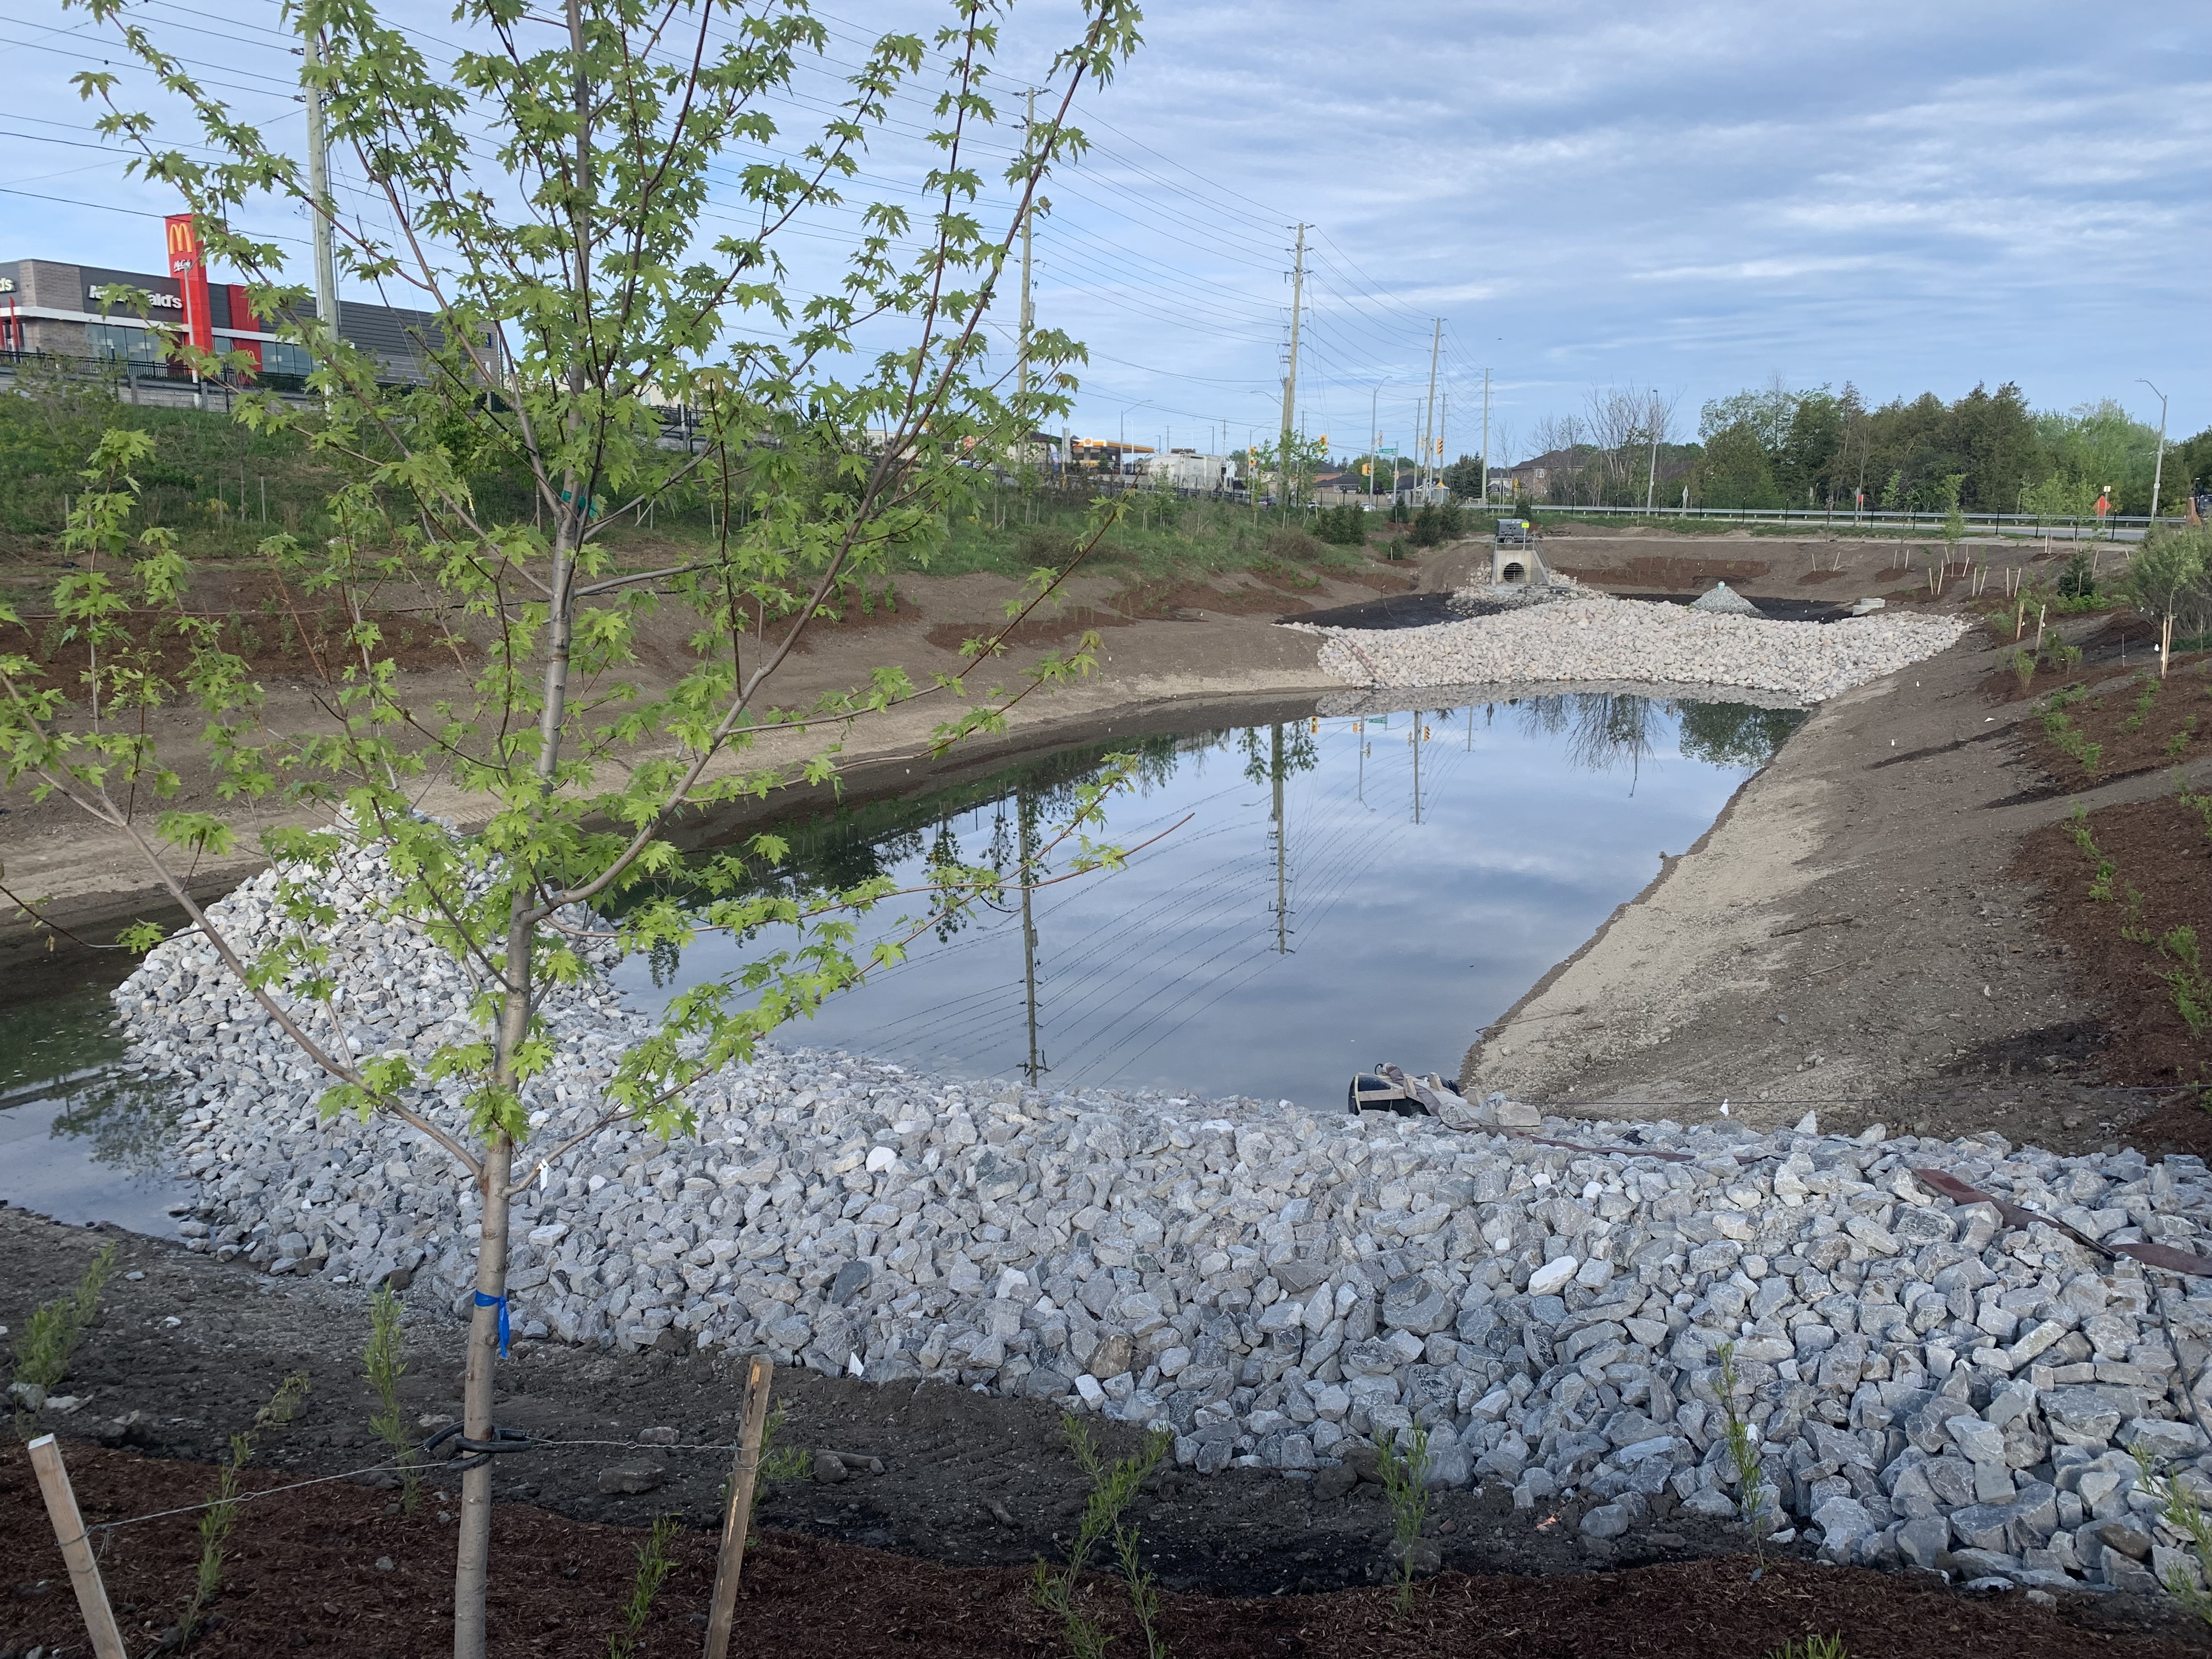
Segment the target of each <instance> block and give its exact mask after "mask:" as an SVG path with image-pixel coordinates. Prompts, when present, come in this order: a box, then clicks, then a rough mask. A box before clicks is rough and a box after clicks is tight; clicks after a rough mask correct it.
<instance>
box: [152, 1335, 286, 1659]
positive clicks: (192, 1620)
mask: <svg viewBox="0 0 2212 1659" xmlns="http://www.w3.org/2000/svg"><path fill="white" fill-rule="evenodd" d="M312 1386H313V1385H312V1384H311V1383H309V1381H308V1379H307V1374H306V1373H305V1372H304V1371H295V1372H293V1373H292V1374H291V1375H290V1376H287V1377H286V1378H285V1379H284V1380H283V1382H282V1383H278V1384H277V1385H276V1393H275V1394H274V1395H271V1396H270V1400H269V1403H268V1404H267V1405H265V1406H264V1407H262V1408H261V1409H260V1410H259V1411H258V1412H257V1413H254V1418H253V1428H252V1431H243V1430H241V1431H239V1432H237V1433H235V1434H233V1435H232V1436H231V1437H230V1459H229V1461H228V1462H226V1463H224V1464H223V1465H222V1473H221V1474H219V1475H218V1476H217V1478H216V1493H215V1498H214V1500H213V1501H212V1502H211V1503H210V1504H209V1505H208V1507H207V1508H206V1509H205V1510H202V1511H201V1514H200V1521H199V1535H200V1558H199V1561H198V1563H197V1565H196V1566H195V1568H194V1569H193V1573H192V1597H191V1601H188V1602H186V1603H185V1610H184V1612H183V1613H182V1614H181V1615H180V1616H179V1618H178V1620H177V1645H178V1646H179V1648H181V1647H184V1646H185V1645H186V1644H189V1643H190V1642H191V1639H192V1638H193V1636H194V1635H195V1634H197V1632H198V1631H199V1628H200V1621H201V1620H202V1619H203V1618H204V1616H205V1615H206V1613H207V1608H208V1604H209V1603H210V1601H214V1600H215V1598H216V1594H217V1592H219V1591H220V1590H221V1589H222V1565H223V1561H224V1559H226V1557H227V1555H228V1551H229V1547H230V1534H231V1533H232V1531H233V1530H234V1528H236V1527H237V1525H238V1508H239V1502H240V1499H239V1496H238V1477H239V1473H240V1470H242V1469H244V1468H246V1465H247V1464H248V1463H249V1462H252V1460H253V1437H254V1434H256V1433H258V1432H260V1431H264V1430H266V1429H270V1428H274V1427H277V1426H280V1425H283V1424H286V1423H289V1422H290V1421H291V1420H292V1419H293V1418H294V1417H295V1416H296V1415H297V1414H298V1413H299V1407H300V1402H301V1401H303V1400H305V1399H306V1398H307V1391H308V1389H310V1388H311V1387H312Z"/></svg>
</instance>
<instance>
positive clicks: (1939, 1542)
mask: <svg viewBox="0 0 2212 1659" xmlns="http://www.w3.org/2000/svg"><path fill="white" fill-rule="evenodd" d="M1950 1547H1951V1523H1950V1522H1948V1521H1947V1520H1945V1519H1944V1518H1943V1517H1942V1516H1940V1515H1923V1516H1917V1517H1916V1518H1915V1519H1913V1520H1910V1521H1907V1522H1905V1524H1904V1525H1903V1526H1901V1527H1899V1528H1898V1530H1897V1549H1898V1553H1899V1554H1900V1555H1902V1556H1903V1557H1904V1558H1905V1559H1906V1560H1908V1561H1910V1562H1911V1564H1912V1565H1914V1566H1916V1567H1925V1568H1933V1567H1934V1566H1936V1563H1937V1559H1938V1558H1939V1557H1941V1556H1942V1554H1943V1553H1944V1552H1945V1551H1946V1550H1948V1549H1949V1548H1950Z"/></svg>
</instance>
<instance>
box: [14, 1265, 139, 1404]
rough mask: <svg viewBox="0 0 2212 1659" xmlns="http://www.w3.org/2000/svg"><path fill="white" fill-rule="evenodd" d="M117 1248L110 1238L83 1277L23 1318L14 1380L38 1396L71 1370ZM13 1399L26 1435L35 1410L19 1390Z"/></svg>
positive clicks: (98, 1309) (17, 1342)
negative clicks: (36, 1391)
mask: <svg viewBox="0 0 2212 1659" xmlns="http://www.w3.org/2000/svg"><path fill="white" fill-rule="evenodd" d="M115 1251H116V1246H115V1245H114V1244H112V1243H110V1244H108V1245H107V1246H106V1247H105V1248H104V1249H102V1250H101V1251H100V1254H99V1255H96V1256H94V1257H93V1259H92V1265H91V1266H90V1267H87V1268H86V1269H85V1270H84V1277H83V1278H82V1279H78V1280H77V1282H76V1288H75V1289H74V1290H72V1291H69V1292H68V1293H67V1294H66V1295H64V1296H58V1297H55V1298H54V1299H53V1300H52V1301H51V1302H47V1303H42V1304H40V1306H39V1307H38V1308H37V1309H35V1310H33V1312H32V1315H31V1316H30V1317H29V1318H28V1319H27V1320H25V1321H24V1322H23V1334H22V1335H21V1337H20V1338H19V1339H17V1340H16V1343H15V1381H16V1382H17V1383H24V1384H27V1385H28V1386H29V1387H30V1388H32V1389H37V1390H38V1395H36V1396H35V1397H37V1398H40V1399H41V1400H43V1398H44V1396H45V1395H48V1394H51V1393H52V1392H53V1390H54V1389H56V1388H57V1387H58V1386H59V1385H60V1383H61V1381H62V1379H63V1378H64V1377H65V1376H68V1375H69V1367H70V1360H71V1359H72V1358H75V1357H76V1345H77V1344H78V1343H79V1342H80V1341H82V1340H83V1339H84V1333H85V1328H87V1327H88V1326H89V1325H90V1324H91V1323H92V1322H93V1319H94V1316H96V1315H97V1314H98V1313H99V1312H100V1291H101V1290H102V1289H103V1288H104V1287H105V1286H106V1284H107V1275H108V1274H109V1273H111V1272H112V1271H113V1269H114V1267H115ZM15 1398H16V1400H17V1401H18V1402H19V1403H18V1404H17V1406H16V1407H15V1426H16V1428H17V1429H18V1430H19V1431H23V1433H24V1437H25V1438H28V1437H29V1426H30V1425H32V1424H33V1423H34V1422H35V1420H36V1413H35V1412H34V1411H33V1409H31V1408H30V1407H29V1404H28V1401H27V1400H26V1398H25V1396H24V1395H16V1396H15Z"/></svg>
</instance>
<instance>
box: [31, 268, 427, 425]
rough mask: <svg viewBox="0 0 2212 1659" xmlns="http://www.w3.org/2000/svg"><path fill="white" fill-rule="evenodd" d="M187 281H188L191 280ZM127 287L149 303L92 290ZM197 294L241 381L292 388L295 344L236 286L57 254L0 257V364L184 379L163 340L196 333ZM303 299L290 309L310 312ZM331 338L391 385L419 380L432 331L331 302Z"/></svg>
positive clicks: (394, 311) (306, 367)
mask: <svg viewBox="0 0 2212 1659" xmlns="http://www.w3.org/2000/svg"><path fill="white" fill-rule="evenodd" d="M196 278H197V280H196ZM118 285H119V286H121V287H125V288H133V289H138V290H140V291H141V292H143V293H144V294H145V295H148V296H149V298H150V300H151V301H152V304H151V306H150V307H149V308H148V310H147V314H146V316H145V317H144V318H143V319H142V318H141V317H140V316H139V315H138V313H137V310H136V309H135V308H134V307H131V306H130V305H128V304H119V305H111V304H109V303H108V302H106V301H103V300H102V299H100V291H101V290H102V289H106V288H109V287H111V286H118ZM195 286H197V288H198V289H201V290H203V291H204V294H205V296H206V301H205V303H206V307H207V314H206V321H205V328H206V333H207V335H208V336H210V337H211V347H210V349H213V350H216V351H218V352H230V351H240V350H242V351H244V352H245V353H246V356H248V357H249V358H251V359H252V361H253V362H254V364H255V366H256V367H255V368H254V369H253V370H252V371H250V372H249V374H248V375H247V377H246V378H247V379H249V380H253V381H255V382H257V383H258V384H261V385H264V386H267V387H269V388H270V389H272V390H276V391H283V392H296V391H298V390H300V389H301V386H302V384H303V382H304V380H305V378H306V376H307V375H308V374H310V373H312V372H313V368H314V365H313V362H311V361H310V360H309V358H308V355H307V350H306V349H305V348H304V347H301V346H297V345H288V344H287V343H284V342H283V341H282V340H280V339H278V338H277V337H276V330H275V327H274V326H272V325H271V323H270V319H264V318H259V317H256V316H255V315H254V314H253V309H252V302H251V301H250V300H249V299H248V297H247V294H246V289H245V288H244V287H243V286H242V285H240V284H239V283H211V282H207V281H205V279H204V276H199V275H198V274H197V273H196V272H195V271H193V270H186V271H185V273H183V274H182V275H181V276H156V275H155V274H154V273H153V272H151V271H143V270H113V269H111V268H109V267H107V266H105V265H81V264H67V263H64V261H62V260H58V259H14V260H0V360H4V359H6V358H10V357H18V356H22V355H24V354H30V353H37V354H43V355H46V356H59V357H74V358H82V359H89V360H93V361H106V362H113V363H117V364H118V365H120V366H121V367H122V368H124V370H125V373H126V374H128V375H129V376H130V377H131V380H133V381H134V383H136V382H157V381H163V380H167V381H175V382H182V383H184V384H186V385H189V384H190V383H191V370H190V369H189V368H185V366H184V365H183V364H181V363H179V362H177V361H175V358H174V355H173V344H172V341H173V340H174V339H184V338H188V337H190V336H191V334H194V333H197V332H199V330H197V329H195V328H193V327H192V326H191V323H192V322H193V321H194V320H196V319H191V318H188V316H187V309H188V305H189V301H190V300H191V299H192V298H195V297H197V295H193V294H191V293H189V292H188V290H189V289H191V288H193V287H195ZM314 311H315V308H314V305H313V301H308V302H307V303H305V304H304V305H303V306H302V307H301V313H300V314H301V315H302V316H306V317H312V316H313V315H314ZM338 333H339V335H340V336H341V337H343V338H344V339H346V340H348V341H349V342H351V343H353V344H354V345H356V346H357V347H359V348H360V349H362V350H363V351H365V352H367V353H368V354H369V355H370V356H373V357H374V358H375V359H376V361H377V362H378V363H379V364H380V377H381V378H383V379H385V380H390V381H394V382H401V381H410V380H422V379H423V378H424V375H423V369H422V346H421V342H422V341H424V340H426V339H427V340H430V341H433V342H435V340H436V339H437V338H438V337H439V331H438V329H437V326H436V324H435V319H434V318H433V317H432V315H431V313H428V312H426V311H409V310H404V309H401V308H399V307H393V306H377V305H367V304H363V303H361V302H358V301H353V300H348V301H345V303H344V304H343V305H342V306H341V307H339V308H338Z"/></svg>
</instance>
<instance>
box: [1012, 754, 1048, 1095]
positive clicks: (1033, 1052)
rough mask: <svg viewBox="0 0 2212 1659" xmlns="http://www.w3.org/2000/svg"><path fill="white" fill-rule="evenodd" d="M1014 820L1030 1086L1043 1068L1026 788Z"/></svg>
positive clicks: (1031, 836) (1032, 838)
mask: <svg viewBox="0 0 2212 1659" xmlns="http://www.w3.org/2000/svg"><path fill="white" fill-rule="evenodd" d="M1014 822H1015V823H1016V824H1017V825H1018V827H1019V830H1020V837H1021V860H1022V866H1021V880H1022V983H1023V985H1024V987H1026V990H1027V992H1028V999H1029V1011H1030V1059H1029V1064H1028V1066H1025V1067H1024V1070H1025V1071H1027V1072H1028V1073H1029V1079H1030V1087H1032V1088H1034V1087H1036V1080H1037V1074H1038V1073H1040V1072H1042V1070H1043V1069H1044V1066H1043V1064H1042V1062H1041V1061H1040V1060H1038V1059H1037V1030H1036V1025H1037V1021H1036V947H1037V936H1036V924H1035V923H1034V922H1032V921H1030V886H1031V884H1032V879H1033V878H1032V876H1031V872H1030V859H1031V858H1032V857H1033V856H1034V855H1035V847H1034V842H1035V836H1034V827H1033V824H1032V821H1031V819H1030V798H1029V795H1028V793H1026V792H1024V793H1020V794H1018V795H1016V796H1015V797H1014Z"/></svg>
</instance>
